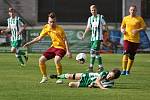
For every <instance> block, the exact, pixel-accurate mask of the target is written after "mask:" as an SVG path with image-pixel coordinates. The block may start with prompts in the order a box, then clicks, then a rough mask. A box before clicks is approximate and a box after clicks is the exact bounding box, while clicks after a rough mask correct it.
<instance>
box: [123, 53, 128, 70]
mask: <svg viewBox="0 0 150 100" xmlns="http://www.w3.org/2000/svg"><path fill="white" fill-rule="evenodd" d="M127 63H128V56H127V55H123V58H122V70H123V71H125V70H126V68H127Z"/></svg>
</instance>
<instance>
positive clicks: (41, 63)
mask: <svg viewBox="0 0 150 100" xmlns="http://www.w3.org/2000/svg"><path fill="white" fill-rule="evenodd" d="M46 61H47V58H45V56H41V57H40V59H39V68H40V71H41V74H42V76H43V77H42V80H41V81H40V83H45V82H46V81H47V80H48V78H47V72H46V64H45V62H46Z"/></svg>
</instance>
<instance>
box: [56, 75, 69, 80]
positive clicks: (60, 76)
mask: <svg viewBox="0 0 150 100" xmlns="http://www.w3.org/2000/svg"><path fill="white" fill-rule="evenodd" d="M57 78H58V79H67V78H66V74H61V75H59V76H58V77H57Z"/></svg>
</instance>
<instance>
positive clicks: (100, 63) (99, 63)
mask: <svg viewBox="0 0 150 100" xmlns="http://www.w3.org/2000/svg"><path fill="white" fill-rule="evenodd" d="M96 59H97V61H98V65H102V57H101V56H99V55H96Z"/></svg>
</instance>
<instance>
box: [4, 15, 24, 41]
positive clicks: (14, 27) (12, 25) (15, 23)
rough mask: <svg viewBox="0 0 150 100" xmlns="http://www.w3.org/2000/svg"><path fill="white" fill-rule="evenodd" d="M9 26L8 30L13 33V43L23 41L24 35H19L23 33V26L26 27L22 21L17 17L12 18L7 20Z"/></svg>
mask: <svg viewBox="0 0 150 100" xmlns="http://www.w3.org/2000/svg"><path fill="white" fill-rule="evenodd" d="M7 24H8V26H7V28H8V29H10V31H11V41H16V40H22V34H20V35H17V33H18V32H20V31H21V29H22V25H24V22H23V21H22V19H21V18H20V17H17V16H16V17H15V18H12V17H10V18H8V19H7Z"/></svg>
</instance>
